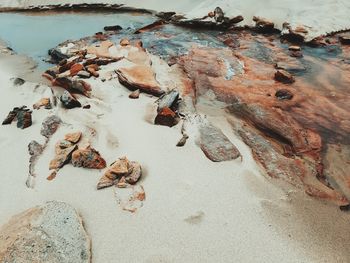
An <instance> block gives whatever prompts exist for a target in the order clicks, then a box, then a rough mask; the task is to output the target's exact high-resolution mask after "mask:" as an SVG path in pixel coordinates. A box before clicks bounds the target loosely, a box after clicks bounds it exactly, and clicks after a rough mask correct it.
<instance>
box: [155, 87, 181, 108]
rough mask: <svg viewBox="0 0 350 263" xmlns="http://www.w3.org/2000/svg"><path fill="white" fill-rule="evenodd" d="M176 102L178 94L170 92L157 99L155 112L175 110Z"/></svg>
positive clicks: (174, 91)
mask: <svg viewBox="0 0 350 263" xmlns="http://www.w3.org/2000/svg"><path fill="white" fill-rule="evenodd" d="M178 100H179V92H178V91H177V90H171V91H170V92H168V93H166V94H164V95H163V96H161V97H160V98H159V100H158V109H157V111H158V112H161V111H162V110H163V109H164V108H169V109H173V110H175V109H176V108H177V101H178Z"/></svg>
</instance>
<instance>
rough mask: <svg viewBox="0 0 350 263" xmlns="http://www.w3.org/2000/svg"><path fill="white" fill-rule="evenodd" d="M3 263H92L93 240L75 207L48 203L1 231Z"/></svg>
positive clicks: (18, 216) (54, 202)
mask: <svg viewBox="0 0 350 263" xmlns="http://www.w3.org/2000/svg"><path fill="white" fill-rule="evenodd" d="M0 262H18V263H26V262H28V263H29V262H40V263H73V262H74V263H89V262H91V243H90V238H89V236H88V235H87V233H86V231H85V229H84V226H83V223H82V219H81V217H80V216H79V215H78V213H77V212H76V210H75V209H74V208H73V207H71V206H70V205H68V204H66V203H63V202H57V201H51V202H47V203H46V204H45V205H43V206H37V207H34V208H31V209H28V210H26V211H25V212H23V213H21V214H19V215H16V216H14V217H12V218H11V219H10V221H9V222H8V223H7V224H5V225H4V226H3V227H2V228H1V229H0Z"/></svg>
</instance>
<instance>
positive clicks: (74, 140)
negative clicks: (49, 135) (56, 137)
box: [64, 132, 82, 144]
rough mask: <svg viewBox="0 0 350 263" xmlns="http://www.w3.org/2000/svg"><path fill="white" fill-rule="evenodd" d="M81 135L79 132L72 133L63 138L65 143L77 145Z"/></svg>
mask: <svg viewBox="0 0 350 263" xmlns="http://www.w3.org/2000/svg"><path fill="white" fill-rule="evenodd" d="M81 135H82V133H81V132H73V133H67V134H66V135H65V136H64V139H65V140H66V141H69V142H71V143H74V144H76V143H78V142H79V140H80V138H81Z"/></svg>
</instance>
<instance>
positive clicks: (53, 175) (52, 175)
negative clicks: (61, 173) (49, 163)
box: [46, 170, 57, 181]
mask: <svg viewBox="0 0 350 263" xmlns="http://www.w3.org/2000/svg"><path fill="white" fill-rule="evenodd" d="M56 176H57V171H56V170H55V171H52V173H51V174H50V175H49V176H48V177H47V178H46V180H48V181H52V180H53V179H55V178H56Z"/></svg>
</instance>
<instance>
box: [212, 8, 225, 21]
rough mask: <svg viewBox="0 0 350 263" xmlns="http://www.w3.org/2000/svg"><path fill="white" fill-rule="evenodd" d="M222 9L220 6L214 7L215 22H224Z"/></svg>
mask: <svg viewBox="0 0 350 263" xmlns="http://www.w3.org/2000/svg"><path fill="white" fill-rule="evenodd" d="M224 18H225V15H224V11H222V9H221V8H220V7H216V8H215V10H214V19H215V21H216V22H217V23H222V22H224Z"/></svg>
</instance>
